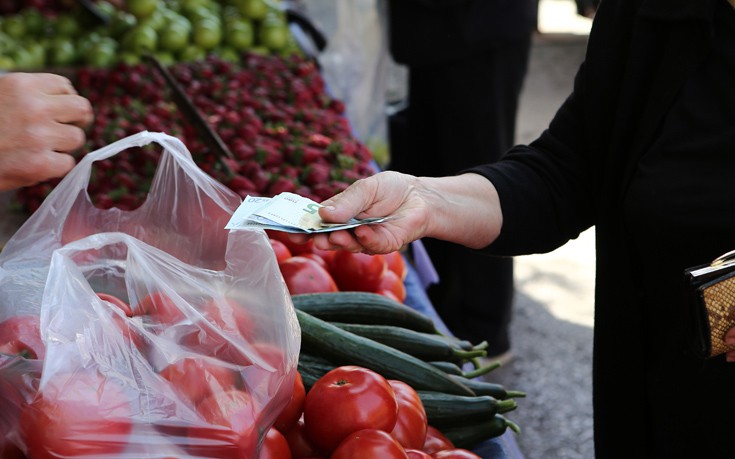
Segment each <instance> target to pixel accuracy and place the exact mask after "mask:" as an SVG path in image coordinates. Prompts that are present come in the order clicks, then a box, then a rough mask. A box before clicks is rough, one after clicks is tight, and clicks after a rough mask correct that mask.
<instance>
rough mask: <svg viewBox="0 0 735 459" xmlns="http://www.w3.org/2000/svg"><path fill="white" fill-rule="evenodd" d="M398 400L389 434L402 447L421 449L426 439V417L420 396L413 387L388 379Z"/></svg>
mask: <svg viewBox="0 0 735 459" xmlns="http://www.w3.org/2000/svg"><path fill="white" fill-rule="evenodd" d="M388 384H390V387H391V388H392V389H393V393H394V394H395V395H396V401H397V402H398V418H397V419H396V425H395V427H394V428H393V430H392V431H391V433H390V434H391V436H393V438H395V439H396V440H398V443H400V444H401V445H402V446H403V447H404V448H413V449H421V448H422V447H423V446H424V442H425V441H426V430H427V428H428V419H427V417H426V411H425V410H424V404H423V403H422V402H421V397H419V394H418V393H417V392H416V391H415V390H414V388H413V387H411V386H410V385H408V384H406V383H405V382H403V381H399V380H395V379H389V380H388Z"/></svg>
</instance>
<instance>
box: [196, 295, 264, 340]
mask: <svg viewBox="0 0 735 459" xmlns="http://www.w3.org/2000/svg"><path fill="white" fill-rule="evenodd" d="M201 313H202V315H204V317H205V318H206V319H207V320H208V321H209V322H210V323H212V324H214V325H215V326H216V327H217V329H219V330H222V331H224V332H226V333H229V334H233V335H239V336H242V337H243V338H245V339H246V340H247V339H249V338H250V337H251V336H252V335H253V334H254V332H255V327H256V325H255V320H254V319H253V318H252V316H251V315H250V314H249V313H248V310H247V309H246V308H245V306H243V305H242V304H240V303H239V302H237V301H235V300H233V299H231V298H212V299H211V300H210V301H208V302H207V303H205V304H204V305H203V306H202V307H201Z"/></svg>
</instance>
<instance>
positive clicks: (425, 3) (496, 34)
mask: <svg viewBox="0 0 735 459" xmlns="http://www.w3.org/2000/svg"><path fill="white" fill-rule="evenodd" d="M537 2H538V0H389V2H388V33H389V35H390V37H389V40H388V41H389V44H390V51H391V55H392V56H393V59H394V60H395V61H396V62H398V63H400V64H405V65H408V66H421V65H431V64H437V63H443V62H449V61H452V60H460V59H466V58H468V57H472V56H476V55H478V54H480V53H482V52H483V51H486V50H488V49H492V48H494V47H497V46H502V45H504V44H506V43H508V42H511V41H516V40H520V39H524V38H527V37H528V35H529V34H530V33H531V32H532V31H533V30H535V29H536V15H537V8H538V6H537Z"/></svg>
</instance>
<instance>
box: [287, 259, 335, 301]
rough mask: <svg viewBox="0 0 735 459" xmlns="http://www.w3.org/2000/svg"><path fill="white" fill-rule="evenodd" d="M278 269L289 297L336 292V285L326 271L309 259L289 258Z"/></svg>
mask: <svg viewBox="0 0 735 459" xmlns="http://www.w3.org/2000/svg"><path fill="white" fill-rule="evenodd" d="M279 268H281V274H282V275H283V280H285V281H286V286H287V287H288V291H289V292H290V293H291V295H296V294H299V293H317V292H336V291H337V285H336V284H335V283H334V279H332V276H331V275H330V274H329V273H328V272H327V270H325V269H324V268H322V267H321V266H319V264H318V263H317V262H316V261H314V260H310V259H309V258H305V257H299V256H296V257H291V258H289V259H288V260H286V261H284V262H283V263H281V264H280V265H279Z"/></svg>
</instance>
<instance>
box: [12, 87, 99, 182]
mask: <svg viewBox="0 0 735 459" xmlns="http://www.w3.org/2000/svg"><path fill="white" fill-rule="evenodd" d="M92 117H93V115H92V107H91V105H90V103H89V101H88V100H87V99H85V98H83V97H81V96H79V95H78V94H77V93H76V91H75V90H74V87H73V86H72V84H71V82H70V81H69V80H68V79H67V78H64V77H62V76H60V75H54V74H41V73H33V74H29V73H9V74H5V75H2V76H0V190H8V189H12V188H17V187H21V186H26V185H32V184H34V183H38V182H41V181H44V180H47V179H50V178H54V177H60V176H63V175H64V174H66V173H67V172H69V170H70V169H71V168H72V167H74V158H73V157H72V156H71V155H70V154H69V153H70V152H72V151H74V150H75V149H77V148H79V147H81V146H82V145H83V144H84V141H85V135H84V130H83V129H82V128H83V127H84V126H86V125H87V124H89V123H90V122H91V121H92Z"/></svg>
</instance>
